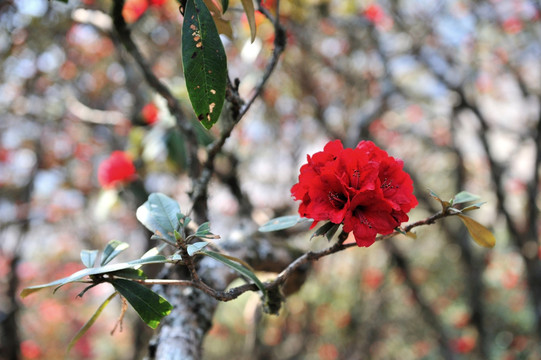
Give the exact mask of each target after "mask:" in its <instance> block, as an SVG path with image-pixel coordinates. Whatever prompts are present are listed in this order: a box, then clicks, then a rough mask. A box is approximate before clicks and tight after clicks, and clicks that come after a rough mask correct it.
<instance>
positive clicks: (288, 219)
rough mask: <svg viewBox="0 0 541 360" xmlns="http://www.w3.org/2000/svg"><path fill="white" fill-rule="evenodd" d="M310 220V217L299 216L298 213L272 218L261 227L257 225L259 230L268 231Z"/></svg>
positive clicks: (282, 228) (286, 227)
mask: <svg viewBox="0 0 541 360" xmlns="http://www.w3.org/2000/svg"><path fill="white" fill-rule="evenodd" d="M312 221H313V220H312V219H306V218H301V217H300V216H299V215H288V216H280V217H277V218H274V219H272V220H269V221H268V222H266V223H265V224H263V225H262V226H261V227H259V231H261V232H269V231H278V230H284V229H288V228H290V227H293V226H295V225H297V224H300V223H303V222H312Z"/></svg>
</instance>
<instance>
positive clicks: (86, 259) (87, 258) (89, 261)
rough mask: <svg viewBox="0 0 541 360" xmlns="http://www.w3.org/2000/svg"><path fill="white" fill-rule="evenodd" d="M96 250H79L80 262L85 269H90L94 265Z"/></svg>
mask: <svg viewBox="0 0 541 360" xmlns="http://www.w3.org/2000/svg"><path fill="white" fill-rule="evenodd" d="M97 257H98V250H81V261H82V262H83V265H84V266H86V267H87V268H91V267H93V266H94V265H95V264H96V258H97Z"/></svg>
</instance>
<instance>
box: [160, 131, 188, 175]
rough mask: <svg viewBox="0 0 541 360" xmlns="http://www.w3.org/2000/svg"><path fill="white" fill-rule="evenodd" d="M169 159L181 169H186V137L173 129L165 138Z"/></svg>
mask: <svg viewBox="0 0 541 360" xmlns="http://www.w3.org/2000/svg"><path fill="white" fill-rule="evenodd" d="M165 144H166V146H167V155H168V158H169V159H170V160H171V161H173V162H174V163H176V164H177V165H178V167H179V168H180V169H186V165H187V164H188V155H187V154H186V144H185V141H184V136H183V135H182V134H181V133H180V132H179V131H178V130H176V129H171V130H169V131H168V132H167V134H166V136H165Z"/></svg>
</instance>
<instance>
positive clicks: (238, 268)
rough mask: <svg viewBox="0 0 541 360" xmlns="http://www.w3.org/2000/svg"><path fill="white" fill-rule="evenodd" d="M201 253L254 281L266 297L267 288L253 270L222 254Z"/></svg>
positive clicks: (212, 252) (207, 251)
mask: <svg viewBox="0 0 541 360" xmlns="http://www.w3.org/2000/svg"><path fill="white" fill-rule="evenodd" d="M201 253H202V254H205V255H207V256H209V257H211V258H213V259H214V260H218V261H219V262H221V263H222V264H224V265H226V266H228V267H230V268H231V269H233V270H235V271H237V272H238V273H240V274H242V275H244V276H246V277H247V278H249V279H250V280H252V281H253V282H254V284H255V285H256V286H257V287H258V288H259V290H261V291H262V292H263V295H264V296H265V297H266V294H267V290H266V289H265V286H264V285H263V283H262V282H261V280H259V278H258V277H257V276H256V275H255V274H254V273H253V271H252V270H250V269H248V268H247V267H246V266H244V265H242V264H240V263H238V262H235V261H232V260H231V259H232V258H231V257H230V256H228V257H225V256H223V255H222V254H219V253H217V252H214V251H210V250H204V249H203V250H201Z"/></svg>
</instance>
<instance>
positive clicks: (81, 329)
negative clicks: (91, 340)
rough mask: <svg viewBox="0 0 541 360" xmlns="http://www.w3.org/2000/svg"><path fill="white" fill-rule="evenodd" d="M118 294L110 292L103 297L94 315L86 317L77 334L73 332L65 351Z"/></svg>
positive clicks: (68, 350)
mask: <svg viewBox="0 0 541 360" xmlns="http://www.w3.org/2000/svg"><path fill="white" fill-rule="evenodd" d="M117 295H118V292H116V291H115V292H114V293H112V294H111V295H110V296H109V297H108V298H107V299H105V301H104V302H103V303H102V304H101V305H100V307H99V308H98V309H97V310H96V312H95V313H94V315H92V317H91V318H90V319H88V321H87V322H86V324H84V325H83V327H82V328H80V329H79V331H77V334H75V336H74V337H73V338H72V339H71V341H70V343H69V345H68V348H67V350H66V353H69V352H70V350H71V348H72V347H73V345H75V343H76V342H77V341H78V340H79V339H80V338H81V337H82V336H83V335H84V334H85V333H86V332H87V331H88V329H90V327H91V326H92V325H93V324H94V323H95V322H96V320H97V319H98V317H99V316H100V314H101V313H102V311H103V309H105V307H106V306H107V305H109V303H110V302H111V300H113V298H114V297H115V296H117Z"/></svg>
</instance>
